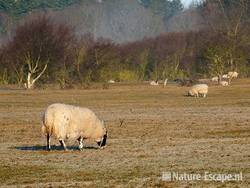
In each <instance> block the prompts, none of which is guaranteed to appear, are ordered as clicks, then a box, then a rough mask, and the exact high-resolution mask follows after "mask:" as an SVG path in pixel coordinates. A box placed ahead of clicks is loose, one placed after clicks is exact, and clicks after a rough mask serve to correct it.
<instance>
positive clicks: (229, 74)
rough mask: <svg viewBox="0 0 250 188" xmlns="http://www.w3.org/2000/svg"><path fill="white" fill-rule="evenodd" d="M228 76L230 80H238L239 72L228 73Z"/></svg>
mask: <svg viewBox="0 0 250 188" xmlns="http://www.w3.org/2000/svg"><path fill="white" fill-rule="evenodd" d="M227 75H228V77H229V78H237V77H238V75H239V73H238V72H228V74H227Z"/></svg>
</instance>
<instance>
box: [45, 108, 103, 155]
mask: <svg viewBox="0 0 250 188" xmlns="http://www.w3.org/2000/svg"><path fill="white" fill-rule="evenodd" d="M42 121H43V126H42V132H43V133H44V134H46V135H47V149H48V150H50V149H51V146H50V139H51V136H55V137H56V138H57V139H58V140H59V142H60V144H61V146H62V147H63V148H64V149H65V150H67V147H66V145H65V142H64V141H65V140H66V139H77V140H78V142H79V149H80V150H82V149H83V140H84V139H94V140H95V141H96V142H97V144H98V145H99V148H104V146H105V145H106V139H107V130H106V127H105V125H104V122H103V121H101V120H99V119H98V117H97V116H96V115H95V114H94V112H92V111H91V110H89V109H88V108H82V107H77V106H72V105H66V104H59V103H57V104H52V105H50V106H48V108H47V109H46V110H45V112H44V114H43V119H42Z"/></svg>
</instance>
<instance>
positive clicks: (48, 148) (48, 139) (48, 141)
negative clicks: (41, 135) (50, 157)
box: [47, 134, 51, 151]
mask: <svg viewBox="0 0 250 188" xmlns="http://www.w3.org/2000/svg"><path fill="white" fill-rule="evenodd" d="M47 150H48V151H50V150H51V146H50V136H49V134H47Z"/></svg>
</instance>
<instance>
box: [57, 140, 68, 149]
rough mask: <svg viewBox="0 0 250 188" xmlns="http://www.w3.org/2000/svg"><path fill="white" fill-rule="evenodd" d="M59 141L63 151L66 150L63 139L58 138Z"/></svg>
mask: <svg viewBox="0 0 250 188" xmlns="http://www.w3.org/2000/svg"><path fill="white" fill-rule="evenodd" d="M59 142H60V144H61V146H62V147H63V149H64V150H65V151H67V150H68V149H67V147H66V144H65V142H64V140H63V139H60V140H59Z"/></svg>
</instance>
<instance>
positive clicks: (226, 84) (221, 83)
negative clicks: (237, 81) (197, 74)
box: [220, 81, 229, 86]
mask: <svg viewBox="0 0 250 188" xmlns="http://www.w3.org/2000/svg"><path fill="white" fill-rule="evenodd" d="M220 85H222V86H228V85H229V83H228V82H227V81H221V82H220Z"/></svg>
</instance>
